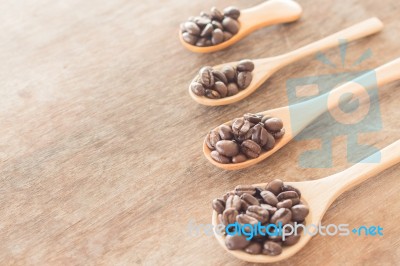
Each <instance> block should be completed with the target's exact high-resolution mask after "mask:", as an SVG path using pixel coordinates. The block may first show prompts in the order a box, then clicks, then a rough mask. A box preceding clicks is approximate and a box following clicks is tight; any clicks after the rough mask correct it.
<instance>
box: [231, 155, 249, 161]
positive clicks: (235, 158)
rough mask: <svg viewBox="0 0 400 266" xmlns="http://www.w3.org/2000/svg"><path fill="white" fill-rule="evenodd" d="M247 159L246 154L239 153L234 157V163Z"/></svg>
mask: <svg viewBox="0 0 400 266" xmlns="http://www.w3.org/2000/svg"><path fill="white" fill-rule="evenodd" d="M246 160H247V157H246V155H244V154H242V153H239V154H238V155H236V156H233V157H232V163H242V162H244V161H246Z"/></svg>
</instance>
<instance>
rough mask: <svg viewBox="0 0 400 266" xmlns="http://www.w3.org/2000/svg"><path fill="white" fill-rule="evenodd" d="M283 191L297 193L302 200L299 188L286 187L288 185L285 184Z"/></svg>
mask: <svg viewBox="0 0 400 266" xmlns="http://www.w3.org/2000/svg"><path fill="white" fill-rule="evenodd" d="M282 191H294V192H296V193H297V195H298V196H299V198H301V192H300V190H298V189H297V188H295V187H293V186H291V185H286V184H284V185H283V186H282Z"/></svg>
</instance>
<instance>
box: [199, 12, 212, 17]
mask: <svg viewBox="0 0 400 266" xmlns="http://www.w3.org/2000/svg"><path fill="white" fill-rule="evenodd" d="M200 17H203V18H209V19H211V15H210V14H208V13H207V12H204V11H201V12H200Z"/></svg>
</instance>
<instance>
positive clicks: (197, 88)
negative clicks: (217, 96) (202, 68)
mask: <svg viewBox="0 0 400 266" xmlns="http://www.w3.org/2000/svg"><path fill="white" fill-rule="evenodd" d="M190 89H191V90H192V92H193V93H194V94H196V95H197V96H204V95H205V92H206V90H205V89H204V87H203V84H201V83H199V82H196V81H193V82H192V83H191V84H190Z"/></svg>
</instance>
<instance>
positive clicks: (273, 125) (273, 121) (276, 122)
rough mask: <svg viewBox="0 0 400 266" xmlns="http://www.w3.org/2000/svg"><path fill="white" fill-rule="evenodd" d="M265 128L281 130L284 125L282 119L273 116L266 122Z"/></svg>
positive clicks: (273, 130)
mask: <svg viewBox="0 0 400 266" xmlns="http://www.w3.org/2000/svg"><path fill="white" fill-rule="evenodd" d="M264 126H265V129H266V130H268V131H269V132H277V131H280V130H281V129H282V127H283V122H282V119H280V118H277V117H273V118H270V119H268V120H267V121H265V122H264Z"/></svg>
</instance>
